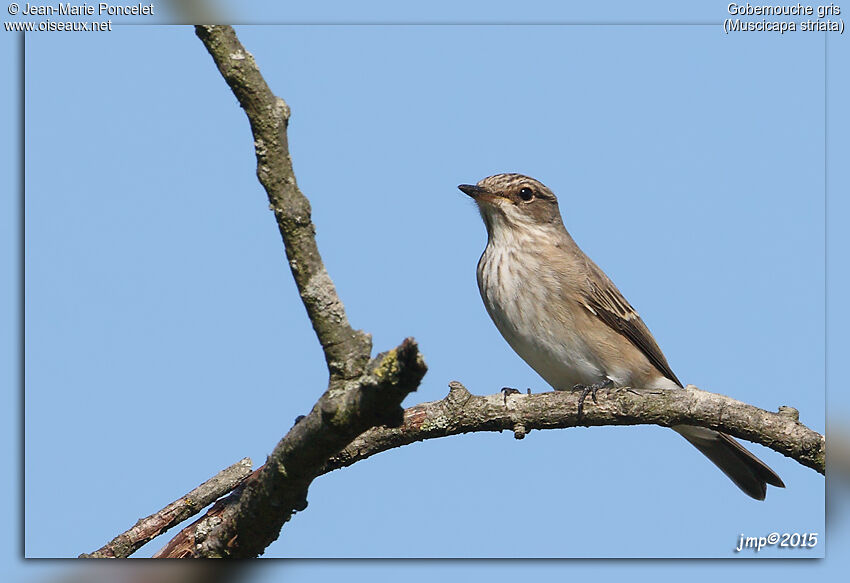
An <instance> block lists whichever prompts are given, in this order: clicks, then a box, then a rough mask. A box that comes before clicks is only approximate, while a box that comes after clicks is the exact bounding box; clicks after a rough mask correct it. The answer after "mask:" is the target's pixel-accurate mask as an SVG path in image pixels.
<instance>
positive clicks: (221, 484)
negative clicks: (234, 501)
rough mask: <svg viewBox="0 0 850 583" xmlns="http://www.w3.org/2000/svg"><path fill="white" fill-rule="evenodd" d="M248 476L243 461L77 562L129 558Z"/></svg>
mask: <svg viewBox="0 0 850 583" xmlns="http://www.w3.org/2000/svg"><path fill="white" fill-rule="evenodd" d="M250 474H251V460H250V459H249V458H244V459H242V460H240V461H238V462H236V463H235V464H233V465H232V466H230V467H229V468H225V469H223V470H221V471H220V472H219V473H217V474H216V475H215V476H213V477H212V478H210V479H209V480H207V481H206V482H204V483H203V484H201V485H200V486H198V487H197V488H195V489H194V490H192V491H191V492H189V493H188V494H186V495H185V496H182V497H181V498H180V499H179V500H175V501H174V502H172V503H171V504H169V505H168V506H166V507H165V508H163V509H162V510H160V511H159V512H155V513H154V514H151V515H150V516H148V517H147V518H140V519H139V521H138V522H136V524H135V525H134V526H133V528H131V529H130V530H128V531H126V532H124V533H122V534H119V535H118V536H116V537H115V538H114V539H112V540H111V541H109V542H108V543H107V544H105V545H104V546H102V547H101V548H99V549H97V550H96V551H94V552H93V553H83V554H82V555H80V558H81V559H85V558H89V559H106V558H115V559H122V558H125V557H129V556H130V555H131V554H132V553H134V552H136V551H137V550H138V549H139V548H140V547H142V546H143V545H144V544H145V543H147V542H149V541H151V540H153V539H154V538H155V537H157V536H159V535H160V534H162V533H164V532H165V531H167V530H168V529H169V528H171V527H173V526H175V525H176V524H180V523H181V522H183V521H184V520H186V519H187V518H189V517H190V516H193V515H195V514H197V513H198V512H200V511H201V510H203V509H204V508H205V507H206V506H208V505H210V504H212V503H213V502H215V501H216V500H217V499H219V498H221V497H222V496H224V495H225V494H227V493H228V492H230V491H232V490H233V489H234V488H236V487H237V486H238V485H239V484H240V483H241V482H242V481H243V480H244V479H245V478H247V477H248V476H249V475H250Z"/></svg>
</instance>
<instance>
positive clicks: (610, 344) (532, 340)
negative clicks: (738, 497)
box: [458, 174, 785, 500]
mask: <svg viewBox="0 0 850 583" xmlns="http://www.w3.org/2000/svg"><path fill="white" fill-rule="evenodd" d="M458 188H460V190H462V191H463V192H464V193H466V194H468V195H469V196H471V197H472V198H473V199H474V200H475V202H476V203H477V204H478V209H479V210H480V212H481V216H482V218H483V219H484V224H485V225H486V227H487V247H486V248H485V249H484V253H483V254H482V255H481V259H480V260H479V261H478V289H479V291H480V292H481V298H482V299H483V300H484V305H485V306H486V308H487V313H489V314H490V317H491V318H492V319H493V322H494V323H495V324H496V328H498V329H499V332H501V333H502V336H504V338H505V340H507V341H508V344H510V345H511V348H513V349H514V350H515V351H516V353H517V354H519V355H520V357H522V359H523V360H525V362H527V363H528V364H529V365H530V366H531V368H533V369H534V370H535V371H537V373H538V374H539V375H540V376H541V377H543V378H544V379H545V380H546V382H548V383H549V384H550V385H552V387H553V388H554V389H555V390H558V391H563V390H571V389H583V394H582V398H583V396H584V395H586V394H587V392H588V391H593V392H594V394H595V391H596V390H597V389H600V388H604V387H614V386H616V387H627V386H628V387H635V388H648V389H677V388H681V387H682V383H681V382H679V379H678V378H676V375H675V374H673V371H672V370H671V369H670V365H669V364H667V359H666V358H664V354H662V352H661V349H660V348H658V344H657V343H656V342H655V339H654V338H653V337H652V334H651V333H650V332H649V328H647V327H646V324H644V323H643V320H641V319H640V316H638V314H637V312H635V310H634V308H632V306H631V305H630V304H629V302H628V301H626V298H624V297H623V295H622V294H621V293H620V290H618V289H617V287H616V286H615V285H614V284H613V283H612V282H611V280H610V279H608V276H606V275H605V273H603V272H602V270H601V269H599V267H597V266H596V264H595V263H594V262H593V261H591V260H590V258H589V257H588V256H587V255H585V254H584V253H583V252H582V250H581V249H579V247H578V245H576V243H575V241H573V238H572V237H570V234H569V233H568V232H567V230H566V228H565V227H564V223H563V221H562V219H561V213H560V211H559V210H558V200H557V199H556V198H555V195H554V194H553V193H552V191H551V190H549V189H548V188H547V187H546V186H544V185H543V184H541V183H540V182H538V181H537V180H534V179H533V178H529V177H528V176H523V175H521V174H497V175H495V176H490V177H488V178H485V179H484V180H481V181H480V182H479V183H478V184H477V185H474V186H473V185H470V184H462V185H460V186H459V187H458ZM673 429H674V430H675V431H677V432H678V433H679V434H680V435H682V436H683V437H684V438H685V439H687V440H688V441H689V442H690V443H691V444H693V445H694V446H695V447H696V448H697V449H698V450H700V451H701V452H702V453H703V454H705V456H706V457H708V459H710V460H711V461H712V462H714V464H715V465H717V467H719V468H720V469H721V470H723V472H724V473H725V474H726V475H727V476H728V477H729V478H731V479H732V481H733V482H735V484H736V485H737V486H738V487H739V488H740V489H741V490H743V491H744V492H745V493H746V494H748V495H750V496H752V497H753V498H756V499H757V500H764V497H765V493H766V491H767V484H771V485H773V486H778V487H780V488H784V487H785V485H784V484H783V483H782V480H780V479H779V476H777V475H776V474H775V473H774V472H773V470H771V469H770V468H769V467H767V465H765V464H764V462H762V461H761V460H759V459H758V458H757V457H755V456H754V455H753V454H751V453H750V452H749V451H747V450H746V449H744V447H743V446H742V445H741V444H739V443H738V442H737V441H735V440H734V439H732V438H731V437H729V436H728V435H726V434H725V433H720V432H719V431H714V430H712V429H706V428H704V427H696V426H691V425H678V426H674V427H673Z"/></svg>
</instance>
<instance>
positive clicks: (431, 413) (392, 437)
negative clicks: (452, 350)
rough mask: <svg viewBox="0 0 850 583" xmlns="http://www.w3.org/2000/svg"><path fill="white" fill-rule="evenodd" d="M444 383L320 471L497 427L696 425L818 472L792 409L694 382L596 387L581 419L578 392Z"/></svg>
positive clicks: (820, 454)
mask: <svg viewBox="0 0 850 583" xmlns="http://www.w3.org/2000/svg"><path fill="white" fill-rule="evenodd" d="M449 387H450V391H449V394H448V396H447V397H446V398H444V399H442V400H440V401H434V402H431V403H422V404H421V405H415V406H413V407H410V408H409V409H406V410H405V411H404V423H402V424H401V425H400V426H399V427H395V428H392V429H389V428H376V429H371V430H369V431H367V432H366V433H364V434H363V435H360V436H359V437H358V438H357V439H355V440H354V441H352V442H351V444H350V445H348V446H347V447H346V448H345V449H343V450H342V451H341V452H340V453H339V454H337V455H335V456H334V457H333V458H331V459H330V460H329V461H328V463H327V464H326V465H325V467H324V469H323V470H322V471H323V473H326V472H330V471H332V470H335V469H338V468H341V467H346V466H350V465H351V464H353V463H355V462H358V461H360V460H362V459H365V458H368V457H370V456H373V455H375V454H376V453H380V452H382V451H386V450H388V449H393V448H395V447H400V446H403V445H407V444H409V443H414V442H416V441H422V440H425V439H434V438H437V437H447V436H449V435H458V434H461V433H471V432H477V431H503V430H508V431H514V434H515V436H516V437H517V438H518V439H522V437H524V436H525V434H526V433H527V432H528V431H531V430H532V429H556V428H565V427H576V426H579V425H581V426H585V425H586V426H592V425H593V426H595V425H661V426H664V427H669V426H671V425H700V426H702V427H710V428H712V429H719V430H721V431H723V432H725V433H728V434H730V435H733V436H735V437H740V438H741V439H746V440H748V441H752V442H754V443H760V444H761V445H764V446H766V447H769V448H770V449H772V450H774V451H777V452H779V453H781V454H784V455H786V456H788V457H790V458H792V459H794V460H796V461H797V462H799V463H801V464H802V465H804V466H807V467H809V468H812V469H814V470H816V471H818V472H820V473H821V474H823V473H824V462H825V451H826V441H825V439H824V436H823V435H821V434H819V433H817V432H815V431H813V430H811V429H809V428H808V427H806V426H805V425H803V424H802V423H800V422H799V421H798V420H797V415H796V410H795V409H791V408H788V407H780V412H779V413H771V412H769V411H765V410H763V409H759V408H758V407H753V406H752V405H748V404H746V403H742V402H741V401H736V400H735V399H732V398H730V397H726V396H724V395H718V394H715V393H708V392H706V391H701V390H699V389H697V388H696V387H694V386H693V385H688V386H687V387H685V388H684V389H677V390H670V391H646V390H640V389H638V390H632V389H608V390H601V391H599V403H598V404H592V405H591V404H587V403H586V404H585V408H584V412H583V414H582V416H581V419H580V420H579V419H578V416H577V410H578V399H579V395H578V393H572V392H568V391H553V392H548V393H539V394H535V395H524V394H517V395H507V397H506V396H505V395H503V394H501V393H499V394H496V395H488V396H476V395H472V394H470V393H469V391H467V390H466V388H465V387H464V386H463V385H462V384H460V383H459V382H457V381H453V382H451V383H449ZM588 405H589V406H588Z"/></svg>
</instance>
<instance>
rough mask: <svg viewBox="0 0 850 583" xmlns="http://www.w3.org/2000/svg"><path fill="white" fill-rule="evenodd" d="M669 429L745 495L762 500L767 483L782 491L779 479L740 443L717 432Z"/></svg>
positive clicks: (692, 427)
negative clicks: (685, 440) (714, 466)
mask: <svg viewBox="0 0 850 583" xmlns="http://www.w3.org/2000/svg"><path fill="white" fill-rule="evenodd" d="M673 429H674V430H675V431H676V432H677V433H679V435H681V436H682V437H684V438H685V439H687V440H688V441H689V442H690V443H691V444H692V445H693V446H694V447H696V448H697V449H698V450H700V451H701V452H702V453H703V455H705V457H707V458H708V459H710V460H711V461H712V462H713V463H714V465H716V466H717V467H718V468H720V469H721V470H722V471H723V473H724V474H726V475H727V476H729V478H730V479H731V480H732V481H733V482H735V485H736V486H738V487H739V488H740V489H741V490H743V491H744V493H745V494H747V495H748V496H752V497H753V498H755V499H756V500H764V496H765V494H766V493H767V484H770V485H771V486H777V487H779V488H784V487H785V484H783V483H782V480H781V479H779V476H777V475H776V473H775V472H774V471H773V470H771V469H770V468H769V467H767V465H766V464H765V463H764V462H763V461H761V460H760V459H759V458H757V457H756V456H754V455H753V454H751V453H750V452H749V451H747V450H746V449H744V446H742V445H741V444H740V443H738V442H737V441H735V440H734V439H732V438H731V437H729V436H728V435H726V434H725V433H720V432H719V431H714V430H713V429H706V428H705V427H696V426H694V425H676V426H674V427H673Z"/></svg>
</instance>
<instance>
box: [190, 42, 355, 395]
mask: <svg viewBox="0 0 850 583" xmlns="http://www.w3.org/2000/svg"><path fill="white" fill-rule="evenodd" d="M195 33H196V34H197V36H198V38H200V39H201V41H202V42H203V43H204V46H206V48H207V51H209V53H210V56H212V58H213V61H215V64H216V66H217V67H218V70H219V72H220V73H221V75H222V76H223V77H224V80H225V81H226V82H227V84H228V85H229V86H230V88H231V90H232V91H233V94H234V95H235V96H236V98H237V99H238V100H239V105H241V106H242V109H244V110H245V114H246V115H247V116H248V120H249V121H250V123H251V131H252V133H253V134H254V150H255V152H256V155H257V177H258V178H259V180H260V183H261V184H262V185H263V187H264V188H265V189H266V194H267V195H268V198H269V207H270V208H271V210H272V211H274V216H275V219H276V220H277V225H278V229H279V230H280V234H281V236H282V237H283V242H284V245H285V247H286V257H287V259H289V267H290V269H291V270H292V276H293V277H294V278H295V284H296V285H297V286H298V293H299V294H300V295H301V301H302V302H304V307H305V308H307V315H308V316H309V317H310V322H311V323H312V324H313V329H314V330H315V331H316V336H318V338H319V342H320V343H321V345H322V350H324V353H325V362H326V363H327V365H328V370H329V372H330V374H331V376H338V377H341V378H345V379H352V378H356V377H358V376H360V374H362V372H363V370H364V367H365V366H366V364H367V363H368V361H369V356H370V354H371V350H372V340H371V337H370V336H369V335H368V334H366V333H364V332H362V331H360V330H354V329H352V328H351V325H350V324H349V323H348V317H347V316H346V315H345V309H344V308H343V305H342V301H340V299H339V296H338V295H337V293H336V288H335V287H334V284H333V282H332V281H331V278H330V277H329V276H328V273H327V271H326V270H325V266H324V264H323V263H322V258H321V256H320V255H319V249H318V247H317V245H316V226H315V225H314V224H313V221H312V220H311V218H310V217H311V209H310V201H309V200H307V197H305V196H304V195H303V194H302V193H301V191H300V190H299V189H298V185H297V184H296V182H295V173H294V172H293V169H292V159H291V158H290V156H289V141H288V138H287V135H286V129H287V126H288V125H289V115H290V111H289V106H288V105H287V104H286V102H285V101H284V100H283V99H281V98H280V97H277V96H276V95H274V94H273V93H272V91H271V89H269V86H268V85H267V84H266V81H265V79H263V75H262V74H261V73H260V70H259V68H258V67H257V63H256V62H255V61H254V57H253V56H251V54H250V53H249V52H248V51H246V50H245V48H244V47H243V46H242V43H240V42H239V39H238V38H236V33H235V32H234V31H233V28H231V27H229V26H196V27H195Z"/></svg>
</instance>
